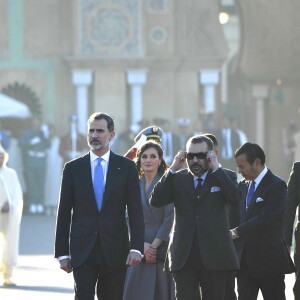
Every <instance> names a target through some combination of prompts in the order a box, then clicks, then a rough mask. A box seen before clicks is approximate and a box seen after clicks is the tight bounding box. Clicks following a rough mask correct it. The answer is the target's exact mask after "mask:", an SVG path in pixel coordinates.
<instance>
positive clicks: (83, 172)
mask: <svg viewBox="0 0 300 300" xmlns="http://www.w3.org/2000/svg"><path fill="white" fill-rule="evenodd" d="M79 168H80V176H81V177H82V182H86V193H87V199H91V202H92V204H93V205H95V208H96V209H98V208H97V202H96V198H95V195H94V186H93V179H92V172H91V159H90V154H89V153H88V154H86V155H85V156H83V157H82V165H81V166H80V167H79Z"/></svg>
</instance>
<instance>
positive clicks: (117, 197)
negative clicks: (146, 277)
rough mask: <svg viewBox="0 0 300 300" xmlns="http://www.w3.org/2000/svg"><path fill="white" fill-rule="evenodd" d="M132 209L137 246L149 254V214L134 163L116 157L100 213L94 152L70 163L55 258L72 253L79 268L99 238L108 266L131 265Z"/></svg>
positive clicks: (63, 186) (64, 179)
mask: <svg viewBox="0 0 300 300" xmlns="http://www.w3.org/2000/svg"><path fill="white" fill-rule="evenodd" d="M126 206H127V210H128V216H129V225H130V231H131V247H132V249H136V250H140V251H141V252H142V253H143V250H144V221H143V210H142V205H141V192H140V186H139V179H138V174H137V170H136V166H135V164H134V162H132V161H131V160H129V159H127V158H124V157H122V156H119V155H116V154H114V153H113V152H111V153H110V159H109V165H108V172H107V178H106V186H105V192H104V197H103V205H102V208H101V211H100V212H98V208H97V204H96V200H95V196H94V190H93V183H92V175H91V167H90V154H89V153H88V154H86V155H85V156H83V157H80V158H78V159H75V160H73V161H71V162H69V163H67V164H66V165H65V168H64V170H63V177H62V184H61V192H60V203H59V210H58V216H57V224H56V240H55V257H59V256H64V255H71V262H72V267H73V268H76V267H78V266H80V265H82V263H83V262H84V261H85V260H86V258H87V257H88V255H89V254H90V253H91V251H92V249H93V247H94V244H95V241H96V238H97V236H98V237H99V238H100V241H101V246H102V252H103V257H104V260H105V262H106V263H107V264H108V265H109V266H110V267H112V268H122V267H125V262H126V258H127V255H128V252H129V238H128V227H127V223H126V216H125V212H126ZM70 226H71V227H70ZM69 238H70V240H69Z"/></svg>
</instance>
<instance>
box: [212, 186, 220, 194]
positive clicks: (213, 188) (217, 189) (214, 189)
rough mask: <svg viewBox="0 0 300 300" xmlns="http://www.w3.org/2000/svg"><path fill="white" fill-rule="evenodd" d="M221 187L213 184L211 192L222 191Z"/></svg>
mask: <svg viewBox="0 0 300 300" xmlns="http://www.w3.org/2000/svg"><path fill="white" fill-rule="evenodd" d="M220 191H221V189H220V188H219V187H218V186H213V187H212V188H211V189H210V192H211V193H215V192H220Z"/></svg>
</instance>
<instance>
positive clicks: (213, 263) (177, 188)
mask: <svg viewBox="0 0 300 300" xmlns="http://www.w3.org/2000/svg"><path fill="white" fill-rule="evenodd" d="M230 176H231V177H230ZM237 201H239V198H238V188H237V182H236V174H235V173H234V172H230V173H229V172H228V173H227V171H226V170H224V169H223V168H219V169H218V170H216V171H215V172H213V173H211V172H209V173H208V175H207V177H206V180H205V182H204V185H203V188H202V190H201V192H200V194H199V198H198V197H197V193H196V190H195V188H194V179H193V175H192V174H191V173H190V172H189V171H188V170H187V169H185V170H181V171H179V172H177V173H175V174H172V173H170V172H167V173H166V174H165V175H164V176H163V177H162V178H161V180H160V181H159V182H158V183H157V185H156V186H155V188H154V190H153V192H152V195H151V198H150V203H151V205H153V206H157V207H160V206H163V205H166V204H169V203H172V202H173V203H174V207H175V221H174V222H175V223H174V231H173V233H172V234H171V240H170V247H169V250H168V261H166V266H165V267H166V269H169V270H170V271H171V272H172V271H176V270H180V269H181V268H182V267H183V266H184V264H185V262H186V260H187V258H188V256H189V253H190V249H191V247H192V244H193V242H194V239H195V237H197V238H198V240H199V244H200V253H199V255H201V259H202V261H203V263H204V265H205V266H206V268H208V269H210V270H237V269H239V262H238V257H237V254H236V251H235V249H234V245H233V241H232V238H231V234H230V228H229V221H228V204H230V203H234V202H237Z"/></svg>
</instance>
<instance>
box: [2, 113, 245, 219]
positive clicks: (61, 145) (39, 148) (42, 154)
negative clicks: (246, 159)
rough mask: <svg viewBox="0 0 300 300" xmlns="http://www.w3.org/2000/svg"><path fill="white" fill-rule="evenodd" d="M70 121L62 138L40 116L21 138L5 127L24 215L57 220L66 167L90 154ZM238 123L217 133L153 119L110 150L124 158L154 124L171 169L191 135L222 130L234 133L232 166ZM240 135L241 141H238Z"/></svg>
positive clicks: (204, 125)
mask: <svg viewBox="0 0 300 300" xmlns="http://www.w3.org/2000/svg"><path fill="white" fill-rule="evenodd" d="M228 120H229V119H228ZM67 121H68V124H69V130H68V131H67V132H65V133H63V134H61V135H59V134H58V130H57V128H55V125H53V124H46V123H45V122H43V121H42V120H41V118H38V117H34V118H32V119H31V121H30V124H29V126H28V127H27V128H24V129H23V130H21V131H20V134H19V135H18V136H11V134H10V132H9V130H7V129H4V128H2V129H1V127H0V142H1V144H2V146H3V148H4V149H6V150H7V152H8V153H9V154H10V156H11V157H13V158H14V159H13V160H10V162H9V163H8V164H9V166H11V167H12V168H13V169H15V170H16V172H17V174H18V176H19V178H20V182H21V186H22V190H23V193H24V213H30V214H37V215H39V214H47V215H55V214H56V210H57V205H58V195H59V187H60V181H61V173H62V170H63V166H64V164H65V163H66V162H68V161H70V160H72V159H74V158H76V157H78V156H80V155H83V154H84V153H86V152H87V151H88V144H87V140H86V136H85V133H81V132H79V131H78V126H77V116H76V115H71V116H70V117H69V119H68V120H67ZM236 121H237V120H236V119H234V118H231V119H230V120H229V121H228V122H227V124H229V123H230V126H231V127H230V128H231V129H230V128H227V127H226V128H225V127H224V128H222V129H219V130H217V129H216V128H215V126H213V128H212V127H211V126H209V125H210V124H209V123H208V122H204V121H203V120H202V119H199V120H197V121H196V122H195V123H193V122H192V121H191V120H190V119H189V118H186V117H181V118H178V119H177V120H176V121H174V122H173V121H171V120H169V119H166V118H162V117H157V118H153V120H148V119H143V120H141V121H140V122H139V123H138V124H136V125H135V126H129V127H128V128H127V129H126V130H124V131H120V132H119V133H118V134H116V137H115V138H114V140H112V142H111V149H112V151H114V152H115V153H117V154H120V155H123V154H124V153H126V152H127V151H128V149H130V147H132V144H133V143H134V137H135V136H136V135H137V133H138V132H139V131H141V130H142V129H143V128H146V127H148V126H150V125H155V126H158V127H159V128H161V129H162V131H163V135H162V149H163V152H164V159H165V161H166V163H167V164H170V163H171V162H172V159H173V157H174V156H175V154H176V153H177V152H178V151H179V150H180V149H183V148H184V147H185V143H186V141H187V140H188V138H189V137H190V136H192V135H195V134H199V133H205V132H212V133H214V134H215V135H216V136H220V135H222V134H223V133H222V130H227V131H228V132H229V131H230V130H232V133H231V134H230V133H228V134H227V135H226V138H225V139H224V142H225V145H226V148H227V149H229V151H231V155H230V156H228V159H229V157H230V161H232V153H233V149H236V146H240V145H242V144H243V142H244V141H245V138H244V139H243V138H242V136H239V134H240V132H242V131H241V130H240V129H237V128H235V127H234V126H235V125H234V124H235V123H236ZM0 126H1V124H0ZM226 126H227V125H226ZM236 136H239V141H237V139H236ZM224 137H225V135H224ZM244 137H245V134H244ZM219 139H220V140H223V138H219ZM230 149H231V150H230ZM226 159H227V158H225V157H224V160H223V159H221V161H222V163H223V164H226ZM46 195H47V196H46Z"/></svg>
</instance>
